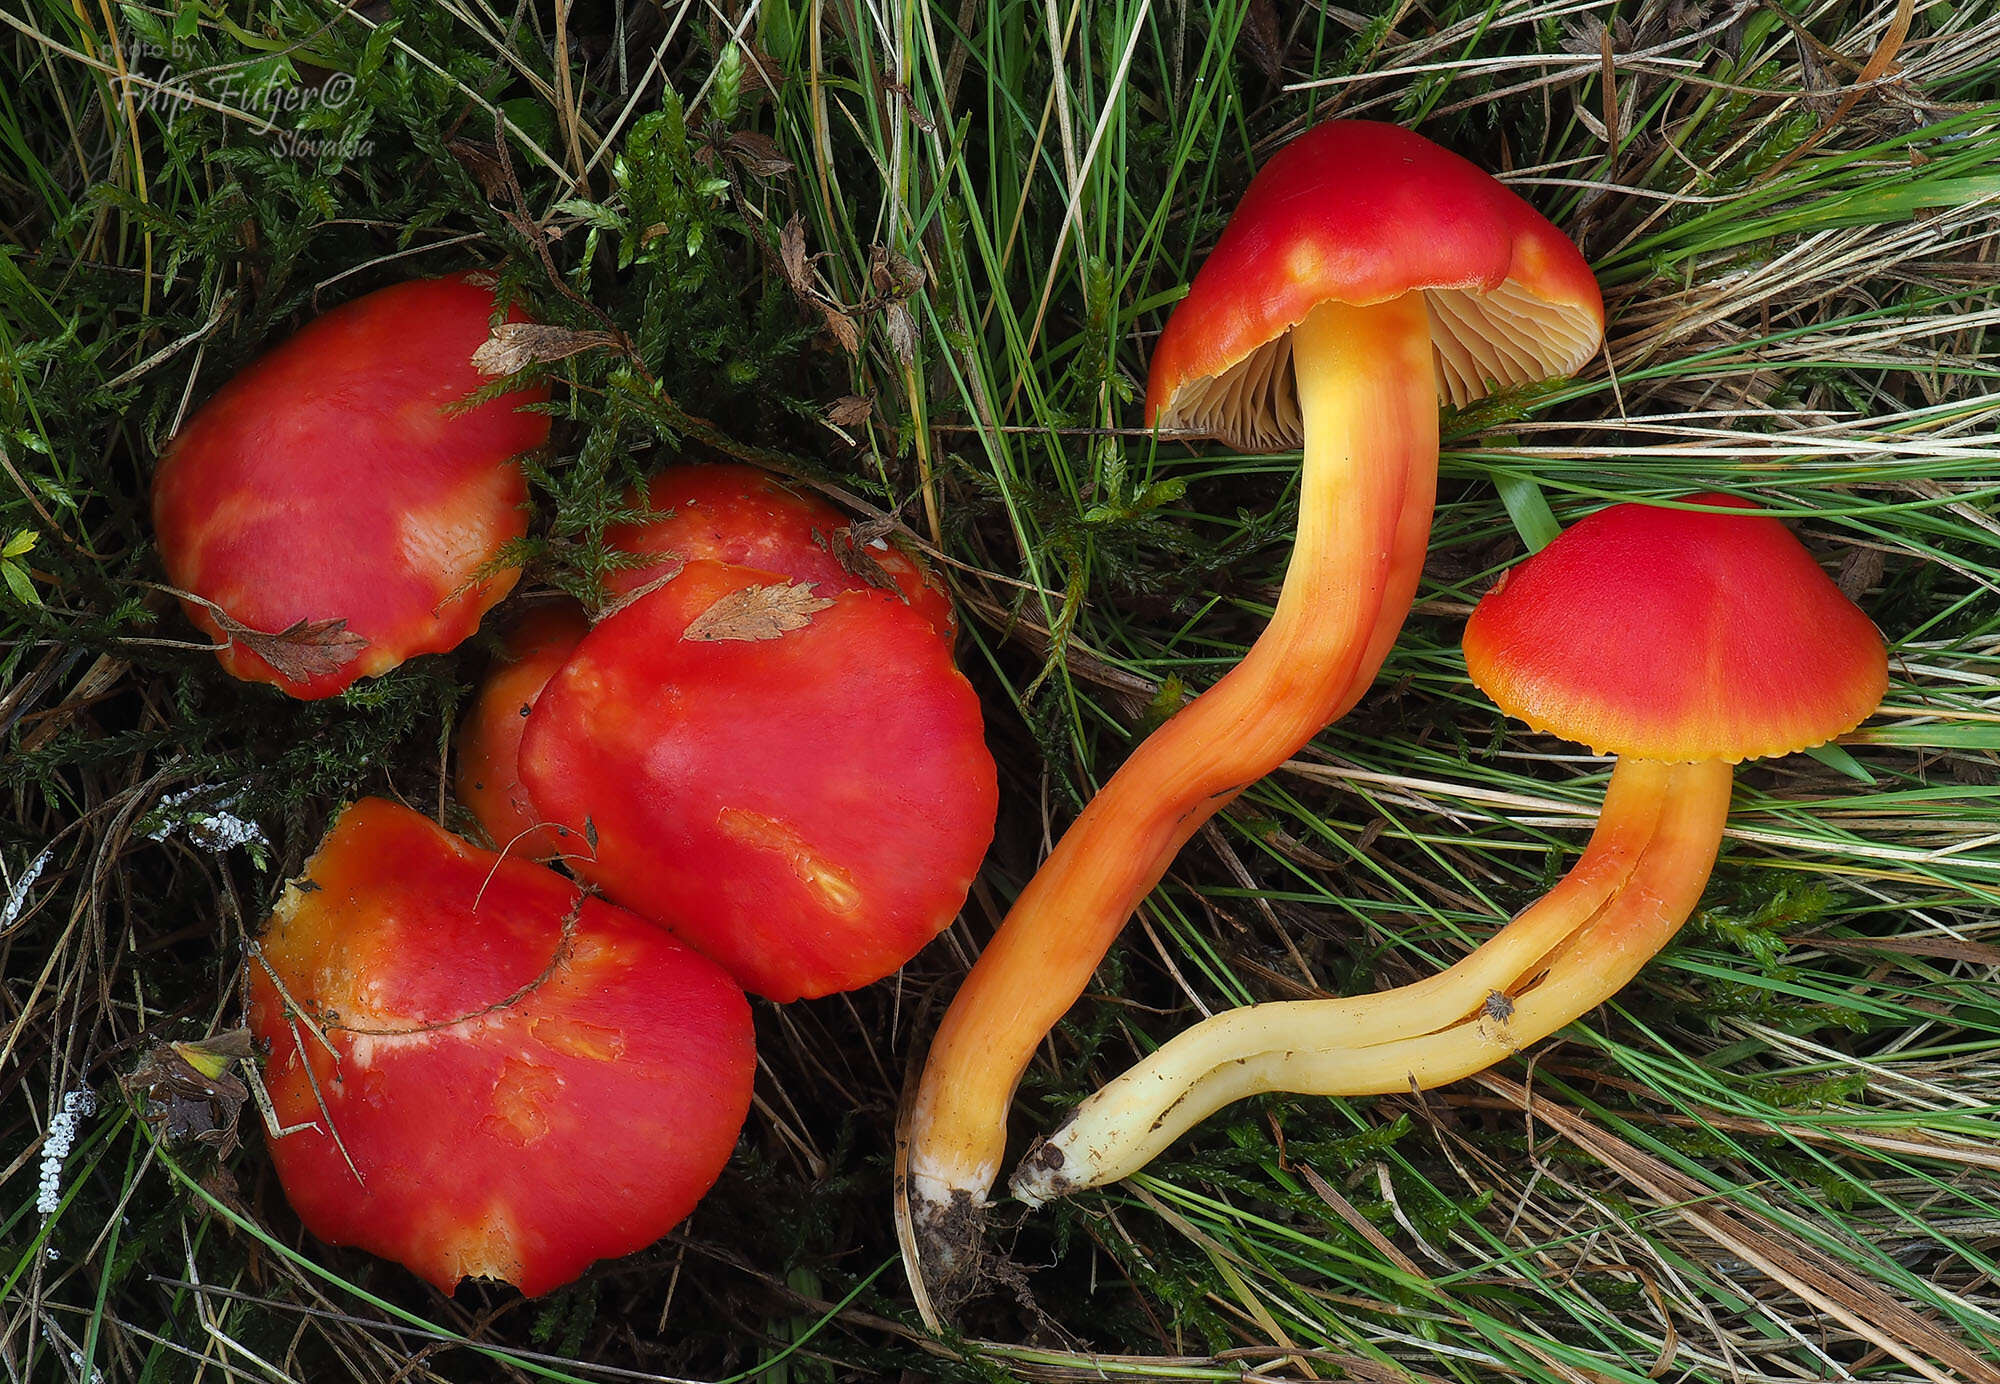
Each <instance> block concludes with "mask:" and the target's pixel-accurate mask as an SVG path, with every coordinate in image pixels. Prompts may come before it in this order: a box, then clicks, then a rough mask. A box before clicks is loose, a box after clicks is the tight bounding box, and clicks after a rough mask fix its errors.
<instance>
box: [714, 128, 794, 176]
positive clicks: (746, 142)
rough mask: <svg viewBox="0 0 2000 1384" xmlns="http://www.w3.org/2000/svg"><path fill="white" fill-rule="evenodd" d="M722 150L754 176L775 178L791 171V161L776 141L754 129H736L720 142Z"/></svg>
mask: <svg viewBox="0 0 2000 1384" xmlns="http://www.w3.org/2000/svg"><path fill="white" fill-rule="evenodd" d="M722 147H723V150H724V151H725V152H726V153H727V154H728V155H729V157H730V158H732V159H734V160H736V162H737V163H739V164H741V165H742V166H743V168H744V170H745V171H746V172H748V173H750V174H751V175H752V176H754V177H758V178H775V177H777V176H778V175H779V174H780V173H789V172H791V171H792V161H791V160H790V159H788V158H786V157H785V154H784V151H783V150H782V149H780V148H779V147H778V141H777V140H775V139H772V138H771V137H770V136H769V135H766V134H759V133H758V132H757V131H755V130H738V131H737V132H736V133H735V134H733V135H731V136H730V137H729V138H728V139H726V140H724V141H723V142H722Z"/></svg>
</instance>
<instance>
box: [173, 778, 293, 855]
mask: <svg viewBox="0 0 2000 1384" xmlns="http://www.w3.org/2000/svg"><path fill="white" fill-rule="evenodd" d="M215 791H216V785H215V784H212V783H211V784H203V785H202V786H201V787H199V788H189V789H185V790H183V791H181V792H179V793H169V794H167V796H166V797H164V798H162V799H160V803H159V806H158V807H156V808H154V809H153V816H154V818H155V819H156V824H155V825H154V826H153V828H152V829H151V830H150V831H148V832H147V833H146V836H147V838H148V839H149V840H153V841H164V840H166V839H167V838H168V837H170V836H172V835H173V834H174V833H175V832H177V831H184V832H185V833H186V834H187V839H188V840H190V841H192V842H193V843H194V844H195V845H197V846H200V847H201V848H202V849H203V850H205V851H210V852H213V853H214V854H216V855H220V854H222V853H223V852H224V851H227V850H230V849H233V848H234V847H237V846H246V847H248V848H249V849H250V851H251V853H252V854H253V855H254V854H256V853H257V852H258V851H259V850H261V849H264V848H266V847H268V846H269V845H270V844H271V838H270V837H268V836H266V835H265V834H264V828H263V827H261V826H259V825H258V824H257V823H256V822H254V821H252V820H250V819H249V818H248V817H242V816H239V815H237V813H236V812H235V811H234V809H235V807H236V805H237V804H238V803H239V802H241V801H242V800H243V795H242V794H241V793H231V794H229V795H228V796H226V797H222V798H217V799H215V800H214V801H213V802H211V803H203V802H202V798H203V795H205V794H209V795H212V794H214V793H215Z"/></svg>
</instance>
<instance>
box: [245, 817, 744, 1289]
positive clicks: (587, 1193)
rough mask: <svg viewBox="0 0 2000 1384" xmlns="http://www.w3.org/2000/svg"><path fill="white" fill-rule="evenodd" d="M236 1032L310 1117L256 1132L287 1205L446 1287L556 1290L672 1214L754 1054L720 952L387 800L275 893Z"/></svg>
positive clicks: (695, 1186) (283, 1105)
mask: <svg viewBox="0 0 2000 1384" xmlns="http://www.w3.org/2000/svg"><path fill="white" fill-rule="evenodd" d="M274 976H275V977H276V979H275V980H274V979H273V977H274ZM279 982H282V984H283V987H284V988H283V992H282V993H281V992H280V990H279V988H278V983H279ZM288 1000H289V1004H288ZM291 1005H296V1006H297V1008H298V1011H300V1013H301V1015H302V1017H300V1018H299V1019H297V1020H296V1021H292V1020H291V1019H290V1017H289V1016H290V1006H291ZM308 1023H310V1024H311V1025H314V1026H316V1027H317V1028H318V1030H319V1031H320V1032H321V1033H323V1034H324V1035H325V1042H324V1043H322V1042H321V1041H320V1039H319V1038H317V1037H315V1036H314V1034H313V1032H312V1030H311V1029H310V1028H308ZM250 1027H251V1030H252V1031H253V1032H254V1033H255V1034H256V1035H257V1037H258V1039H259V1040H260V1041H261V1042H263V1043H266V1044H268V1045H269V1047H270V1060H269V1062H268V1063H267V1064H266V1066H265V1072H264V1080H265V1084H266V1086H267V1087H268V1088H269V1091H270V1094H271V1099H272V1103H273V1105H274V1106H275V1108H276V1111H277V1114H278V1118H279V1119H280V1120H281V1121H282V1122H283V1123H285V1124H286V1125H299V1124H306V1125H310V1126H311V1127H310V1128H306V1129H300V1130H296V1131H294V1132H292V1133H288V1134H285V1135H283V1136H281V1137H279V1138H275V1139H273V1140H271V1142H270V1150H271V1160H272V1162H273V1163H275V1164H276V1165H277V1169H278V1178H279V1181H280V1182H281V1183H282V1184H283V1186H284V1189H285V1197H286V1199H287V1200H289V1201H290V1202H291V1204H292V1207H293V1209H294V1210H296V1211H297V1212H298V1214H299V1219H300V1220H302V1221H303V1222H304V1223H305V1226H306V1228H307V1229H308V1230H310V1231H311V1232H312V1233H313V1234H314V1235H317V1236H318V1237H319V1238H320V1239H322V1240H326V1241H328V1242H330V1243H333V1244H340V1245H358V1246H360V1247H361V1248H363V1249H366V1250H368V1251H369V1252H371V1253H374V1254H379V1255H381V1256H383V1257H384V1258H388V1259H394V1260H396V1261H398V1262H399V1263H401V1264H403V1265H404V1266H406V1267H407V1268H409V1269H410V1270H412V1271H413V1272H415V1273H416V1274H418V1275H419V1276H420V1277H422V1278H424V1279H426V1280H428V1281H429V1282H430V1283H432V1284H435V1285H436V1286H437V1287H438V1288H439V1289H440V1290H442V1291H444V1292H450V1291H451V1289H452V1288H453V1287H454V1286H455V1285H456V1284H457V1283H458V1281H459V1280H460V1279H461V1278H494V1279H501V1280H504V1281H506V1282H508V1283H512V1284H513V1285H514V1286H516V1287H517V1288H519V1289H520V1290H521V1291H522V1292H524V1293H527V1294H529V1295H530V1296H533V1295H535V1294H537V1293H545V1292H547V1291H549V1290H550V1289H552V1288H557V1287H560V1286H561V1285H562V1284H564V1283H567V1282H569V1281H570V1280H571V1279H573V1278H575V1277H576V1276H577V1275H578V1274H580V1273H582V1272H583V1271H584V1269H586V1268H587V1267H589V1265H590V1263H591V1261H593V1260H596V1259H602V1258H606V1257H609V1256H613V1255H621V1254H629V1253H631V1252H632V1251H634V1250H637V1249H640V1248H642V1247H644V1246H646V1245H648V1244H650V1243H652V1242H653V1241H654V1240H656V1239H658V1238H659V1237H660V1236H662V1235H664V1234H666V1233H667V1231H668V1230H670V1229H672V1228H673V1226H674V1225H676V1224H677V1223H679V1222H680V1221H681V1220H682V1219H683V1218H684V1217H686V1215H687V1214H688V1212H689V1211H691V1210H692V1209H693V1208H694V1205H695V1203H696V1202H697V1201H698V1200H700V1198H701V1197H702V1195H703V1194H704V1193H706V1192H707V1191H708V1189H709V1187H710V1186H712V1185H713V1184H714V1182H715V1179H716V1177H717V1176H718V1175H719V1174H720V1173H721V1171H722V1167H723V1165H724V1164H725V1163H726V1162H727V1161H728V1159H729V1155H730V1152H731V1150H732V1149H733V1148H734V1146H735V1142H736V1136H737V1133H738V1131H739V1130H740V1129H741V1128H742V1124H743V1118H744V1116H745V1115H746V1114H747V1113H748V1111H749V1108H750V1086H751V1079H752V1077H753V1075H754V1073H755V1068H756V1053H755V1047H754V1035H753V1032H752V1028H751V1022H750V1006H749V1004H748V1002H747V1001H745V999H744V997H743V992H742V991H741V990H740V989H738V988H737V986H736V985H735V984H734V983H733V982H732V981H731V980H730V979H729V977H728V976H726V975H724V974H723V973H722V970H721V969H720V968H719V967H717V966H716V965H715V964H714V963H713V962H711V961H709V960H707V959H706V958H704V957H701V956H698V955H696V954H695V953H694V952H692V951H690V950H688V948H686V947H685V946H683V945H681V944H680V943H679V942H676V941H675V940H674V939H673V938H672V937H670V936H668V935H667V934H666V933H665V932H663V931H661V930H660V929H659V928H657V927H655V926H654V925H653V924H651V923H649V922H646V921H645V920H643V919H641V918H637V917H634V916H633V915H632V914H630V913H627V912H626V911H625V910H623V909H621V908H614V907H612V906H611V905H610V904H607V903H604V902H602V901H600V900H597V899H592V898H588V897H586V896H585V894H584V892H583V890H582V889H581V888H580V887H579V886H578V885H576V884H575V883H574V882H572V881H570V880H567V879H564V878H563V877H562V876H560V875H558V874H556V873H555V872H554V871H552V870H547V869H544V868H542V867H541V866H539V865H531V864H528V863H527V862H525V861H519V860H501V859H498V858H497V857H495V856H494V855H493V854H492V853H491V852H489V851H482V850H479V849H477V848H476V847H474V846H471V845H468V844H467V843H466V842H464V841H461V840H459V839H458V838H457V837H455V836H452V835H451V834H449V833H448V832H446V831H444V830H443V829H442V828H440V827H438V826H437V825H436V824H435V823H433V822H431V821H429V820H428V819H426V818H424V817H422V816H420V815H419V814H417V813H415V812H412V811H410V810H409V809H408V808H405V807H400V806H398V805H396V804H394V803H390V802H385V801H383V800H382V799H379V798H369V799H363V800H362V801H360V802H358V803H355V804H354V805H353V806H351V807H349V808H348V809H347V810H346V811H344V812H343V813H342V814H341V815H340V818H339V820H338V821H336V822H335V823H334V827H333V830H332V831H330V832H329V833H328V834H327V838H326V840H325V841H324V842H322V843H321V845H320V848H319V852H318V853H317V854H316V855H314V857H313V858H312V860H310V861H309V862H308V863H307V865H306V872H305V875H304V877H303V878H301V879H300V880H298V881H297V882H296V883H294V884H293V885H292V887H291V888H290V889H288V890H287V891H286V893H285V896H284V898H283V899H281V900H280V901H279V903H278V907H277V911H276V912H275V913H274V914H273V915H272V917H271V920H270V922H269V923H268V924H267V925H266V930H265V932H264V936H263V939H262V944H261V956H260V958H259V959H257V960H255V961H253V962H252V964H251V967H250ZM329 1049H331V1050H330V1051H329ZM315 1086H316V1087H317V1090H315ZM322 1101H323V1102H324V1106H323V1107H322ZM350 1160H351V1165H350Z"/></svg>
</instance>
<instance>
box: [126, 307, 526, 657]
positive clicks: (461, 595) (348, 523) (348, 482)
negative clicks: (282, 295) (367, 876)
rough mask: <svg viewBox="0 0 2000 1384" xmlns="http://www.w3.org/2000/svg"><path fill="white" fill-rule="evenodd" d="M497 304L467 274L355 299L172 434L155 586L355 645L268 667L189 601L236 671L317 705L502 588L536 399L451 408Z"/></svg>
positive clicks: (448, 632) (448, 638) (472, 625)
mask: <svg viewBox="0 0 2000 1384" xmlns="http://www.w3.org/2000/svg"><path fill="white" fill-rule="evenodd" d="M493 311H494V297H493V290H492V289H491V288H489V287H486V286H484V285H483V283H481V282H480V281H478V280H477V279H476V278H475V277H474V276H471V275H464V274H460V275H454V276H452V277H450V278H444V279H420V280H416V281H413V282H410V283H402V284H395V285H393V286H391V287H389V288H384V289H380V290H378V291H377V292H374V293H370V294H368V295H366V296H365V297H361V298H357V299H355V300H354V301H353V302H351V303H347V304H345V305H343V306H341V307H338V308H335V309H334V310H333V311H331V312H328V313H326V314H325V315H323V316H321V317H317V318H314V319H313V320H312V321H311V322H309V323H307V324H306V325H305V326H304V327H303V328H301V329H300V330H299V331H298V332H297V333H296V334H295V335H293V336H292V337H290V338H289V339H287V340H286V341H284V342H282V343H281V344H279V345H278V346H276V347H274V348H272V349H271V350H270V351H268V352H266V353H265V354H264V355H263V356H261V357H259V358H258V359H257V360H255V361H253V362H252V363H251V364H249V365H247V366H245V367H244V368H243V369H242V370H241V371H239V372H238V373H237V374H236V375H235V376H234V377H233V378H232V379H231V380H230V381H229V382H228V383H227V384H225V385H223V387H222V388H221V389H220V390H218V391H217V392H216V394H215V396H214V397H213V398H211V399H210V400H209V401H208V402H207V403H206V404H204V405H203V406H202V407H201V409H200V411H199V412H197V413H196V414H195V415H194V417H193V418H191V419H189V420H188V422H187V425H186V426H185V427H183V428H182V429H181V431H180V432H179V434H178V435H176V436H175V438H174V440H173V442H172V443H171V444H170V445H169V446H168V448H167V450H166V454H165V455H164V456H163V457H162V458H161V460H160V469H159V471H158V473H157V474H156V475H155V477H154V479H153V524H154V528H155V530H156V533H157V536H158V541H159V547H160V558H161V561H162V562H163V563H164V565H165V567H166V569H167V578H168V580H169V581H171V582H172V583H173V584H174V585H175V586H177V587H179V588H180V589H182V590H183V591H188V592H192V593H193V594H194V595H196V596H198V597H201V598H202V599H203V600H206V601H209V602H212V603H213V604H215V605H217V606H220V607H221V608H222V609H223V610H224V611H225V612H226V613H227V614H228V615H229V617H230V618H231V619H233V620H235V621H236V622H237V623H239V624H241V625H244V626H246V627H248V628H249V629H251V630H254V631H257V632H259V633H263V634H277V633H279V632H281V631H284V630H287V629H289V628H291V627H292V626H293V625H295V624H298V623H300V622H302V621H303V622H307V623H310V624H317V623H319V622H322V621H329V620H343V621H345V622H346V627H345V629H344V630H343V631H341V634H342V635H343V636H345V637H346V638H347V639H349V640H351V641H352V645H351V648H350V649H349V653H348V656H347V657H345V658H339V657H326V658H319V657H316V656H315V657H312V658H311V659H310V662H311V664H312V666H309V667H302V668H294V669H289V670H288V669H285V668H279V667H275V666H273V665H272V664H271V663H270V662H268V661H266V660H265V659H264V658H263V657H261V656H260V655H259V654H258V653H256V652H255V651H253V650H251V649H249V648H246V647H245V646H244V644H243V643H242V642H241V641H229V640H228V639H227V636H226V635H225V634H224V631H223V627H222V625H221V624H220V623H219V622H218V621H217V620H216V618H215V616H214V614H213V613H212V612H211V611H210V610H209V609H208V608H207V607H206V606H203V605H199V604H196V603H194V602H184V603H183V604H184V605H185V607H186V610H187V614H188V618H189V619H190V620H192V621H193V622H194V623H195V624H196V625H198V626H199V627H201V628H202V629H203V630H205V631H207V632H208V633H209V634H210V635H213V636H215V637H216V638H217V639H218V640H222V641H223V642H224V644H225V647H223V648H222V649H221V650H220V651H219V652H218V654H217V657H218V658H219V659H220V660H221V662H222V666H223V667H224V668H226V669H227V670H228V671H229V672H230V673H231V674H233V675H234V676H236V677H239V678H244V679H248V680H250V681H255V682H268V683H272V684H274V685H276V686H278V687H281V688H283V689H284V690H285V691H286V692H289V693H290V694H291V695H292V696H294V697H330V696H332V695H334V694H335V693H337V692H339V691H341V690H342V689H344V688H346V687H347V686H348V685H349V684H350V683H352V682H353V681H354V680H355V679H357V678H363V677H372V676H374V675H376V674H378V673H383V672H387V671H388V670H389V669H391V668H393V667H395V666H396V665H397V664H399V663H401V662H402V661H403V660H404V659H406V658H410V657H413V656H414V655H417V654H423V653H439V652H442V651H444V650H446V649H450V648H453V647H454V646H456V645H457V644H458V643H459V642H460V641H462V640H464V639H465V638H466V637H467V636H468V635H470V634H471V633H472V632H473V630H475V629H477V628H478V626H479V620H480V617H481V616H482V615H484V614H485V613H486V612H487V611H488V610H490V609H492V607H493V606H494V605H496V604H497V603H498V602H499V601H500V599H501V598H502V597H504V596H505V595H506V594H507V592H508V591H509V590H511V589H512V587H513V585H514V582H515V579H516V578H517V577H518V576H519V575H520V573H519V572H518V571H517V570H515V569H513V568H506V569H503V570H499V571H489V570H487V569H488V567H489V564H491V563H492V562H493V560H494V559H495V558H496V557H498V556H499V554H500V551H501V549H502V548H503V547H504V546H505V545H506V544H507V543H508V542H509V541H510V540H512V539H516V538H519V537H521V536H522V535H523V534H525V533H526V532H527V531H528V514H527V499H528V482H527V477H526V475H525V473H524V472H523V471H522V468H521V465H520V463H519V461H518V460H517V459H516V458H517V456H518V454H520V453H522V452H526V451H530V450H532V449H533V448H536V447H539V446H541V445H542V444H543V443H544V442H546V441H547V440H548V434H549V420H548V419H547V417H545V416H544V415H542V414H539V413H533V412H522V411H521V406H522V405H524V404H532V403H537V402H540V401H543V400H546V399H547V398H548V390H547V387H546V386H544V385H534V386H531V387H529V388H527V389H523V390H520V391H516V392H514V393H510V394H507V395H504V396H502V397H500V398H497V399H490V400H488V401H486V402H485V403H482V404H479V405H478V406H476V407H473V408H469V409H468V408H461V407H459V406H460V405H462V404H463V403H464V401H465V399H466V398H467V397H468V396H470V395H471V394H472V393H473V392H474V391H475V390H477V389H479V388H480V387H481V386H483V385H485V384H487V383H488V381H487V380H486V379H485V378H484V377H483V376H481V375H480V374H479V373H478V372H477V371H476V370H474V369H473V366H472V353H473V352H474V351H476V350H477V349H478V348H479V346H480V345H481V343H483V342H484V341H485V340H486V339H487V336H488V335H489V330H490V329H489V325H488V324H489V320H490V319H491V317H492V316H493ZM516 320H518V318H516ZM344 647H345V646H344Z"/></svg>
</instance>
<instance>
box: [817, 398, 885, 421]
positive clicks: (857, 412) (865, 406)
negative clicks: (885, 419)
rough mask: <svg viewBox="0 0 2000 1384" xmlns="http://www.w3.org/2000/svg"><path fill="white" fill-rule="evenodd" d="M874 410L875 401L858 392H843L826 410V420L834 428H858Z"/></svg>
mask: <svg viewBox="0 0 2000 1384" xmlns="http://www.w3.org/2000/svg"><path fill="white" fill-rule="evenodd" d="M874 411H875V401H874V400H873V399H869V398H866V397H864V396H862V395H859V394H843V395H842V396H841V397H840V398H838V399H835V400H834V401H833V403H832V405H831V406H830V407H829V408H828V409H827V411H826V421H827V422H829V423H831V424H833V426H835V427H836V428H858V427H860V426H861V425H862V424H863V423H866V422H867V421H868V416H869V415H870V414H871V413H873V412H874Z"/></svg>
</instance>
